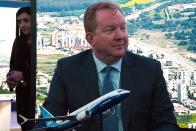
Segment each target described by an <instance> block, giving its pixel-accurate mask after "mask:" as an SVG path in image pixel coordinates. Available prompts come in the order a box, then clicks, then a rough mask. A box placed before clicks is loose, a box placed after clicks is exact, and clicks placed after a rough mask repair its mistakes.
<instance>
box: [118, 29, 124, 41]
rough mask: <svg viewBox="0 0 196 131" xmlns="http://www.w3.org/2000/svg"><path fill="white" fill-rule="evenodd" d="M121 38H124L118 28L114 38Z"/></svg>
mask: <svg viewBox="0 0 196 131" xmlns="http://www.w3.org/2000/svg"><path fill="white" fill-rule="evenodd" d="M123 36H124V31H123V30H122V29H120V28H118V29H117V30H116V38H117V39H119V38H123Z"/></svg>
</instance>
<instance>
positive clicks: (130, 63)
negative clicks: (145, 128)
mask: <svg viewBox="0 0 196 131" xmlns="http://www.w3.org/2000/svg"><path fill="white" fill-rule="evenodd" d="M134 63H135V62H134V59H133V57H132V56H131V53H128V52H127V53H126V54H125V56H124V57H123V60H122V67H121V88H122V89H125V90H129V91H130V96H129V97H128V98H127V99H126V100H125V101H123V102H122V104H121V114H122V121H123V127H124V130H125V131H128V126H129V123H130V122H129V121H130V112H131V107H132V106H135V105H133V104H132V103H133V102H132V94H133V93H134V87H135V85H136V84H135V82H136V80H135V76H136V75H135V74H136V72H135V69H134V68H135V66H134Z"/></svg>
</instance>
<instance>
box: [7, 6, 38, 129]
mask: <svg viewBox="0 0 196 131" xmlns="http://www.w3.org/2000/svg"><path fill="white" fill-rule="evenodd" d="M6 82H7V84H8V86H9V88H10V91H13V89H14V88H16V89H15V91H16V111H17V121H18V123H19V124H20V123H21V122H22V120H21V119H20V117H18V115H19V114H21V115H23V116H25V117H27V118H34V117H35V93H34V92H33V91H32V89H31V88H32V87H31V8H30V7H22V8H20V9H19V10H18V11H17V13H16V38H15V41H14V44H13V47H12V53H11V59H10V71H9V72H8V74H7V79H6ZM33 126H34V124H33V123H27V124H24V125H23V126H22V130H29V129H32V127H33Z"/></svg>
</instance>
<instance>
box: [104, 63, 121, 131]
mask: <svg viewBox="0 0 196 131" xmlns="http://www.w3.org/2000/svg"><path fill="white" fill-rule="evenodd" d="M112 69H114V68H113V67H111V66H106V67H105V68H104V72H105V74H106V75H105V78H104V80H103V92H102V95H104V94H106V93H108V92H111V91H113V90H114V87H113V84H112V80H111V77H110V73H111V71H112ZM114 108H115V113H114V114H112V115H110V116H108V117H105V118H103V131H118V130H119V127H118V115H117V108H116V107H114Z"/></svg>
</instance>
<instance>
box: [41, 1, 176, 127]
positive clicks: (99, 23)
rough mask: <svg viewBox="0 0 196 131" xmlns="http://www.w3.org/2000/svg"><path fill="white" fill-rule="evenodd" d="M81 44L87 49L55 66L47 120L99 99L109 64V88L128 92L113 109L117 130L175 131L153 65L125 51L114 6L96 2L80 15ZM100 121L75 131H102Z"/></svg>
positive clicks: (123, 31) (121, 21) (123, 33)
mask: <svg viewBox="0 0 196 131" xmlns="http://www.w3.org/2000/svg"><path fill="white" fill-rule="evenodd" d="M84 28H85V31H86V40H87V41H88V42H89V43H90V44H91V46H92V49H91V50H87V51H84V52H82V53H80V54H77V55H74V56H71V57H68V58H64V59H61V60H59V61H58V63H57V68H56V70H55V74H54V76H53V79H52V82H51V86H50V91H49V94H48V97H47V99H46V101H45V103H44V107H45V108H46V109H47V110H48V111H49V112H51V113H52V114H53V115H55V116H58V115H66V114H67V113H68V112H72V111H74V110H76V109H78V108H80V107H82V106H83V105H85V104H87V103H89V102H91V101H93V100H94V99H96V98H98V97H100V95H101V94H102V90H103V79H104V76H105V73H103V72H102V70H103V69H104V68H105V67H106V66H107V65H110V66H112V68H114V70H113V71H112V73H111V79H112V82H113V86H114V88H115V89H117V88H122V89H126V90H130V92H131V94H130V96H129V97H128V98H127V99H126V100H125V101H123V102H122V104H121V105H120V106H119V107H120V108H118V111H119V112H118V113H119V115H118V116H119V119H118V122H119V131H176V130H178V128H177V125H176V119H175V116H174V114H173V105H172V103H171V101H170V99H169V95H168V92H167V88H166V83H165V80H164V77H163V74H162V70H161V65H160V63H159V62H158V61H156V60H153V59H149V58H145V57H142V56H138V55H135V54H132V53H130V52H128V51H127V47H128V34H127V30H126V21H125V18H124V16H123V14H122V12H121V11H120V9H119V7H118V6H116V5H115V4H112V3H108V2H99V3H96V4H94V5H92V6H90V7H89V8H88V9H87V10H86V12H85V15H84ZM102 119H104V118H102V116H97V117H95V118H93V119H92V120H89V121H87V122H85V123H84V124H83V125H82V126H80V127H78V128H76V130H77V131H104V129H103V128H102V127H103V126H102V125H103V123H102V122H103V121H102Z"/></svg>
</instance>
